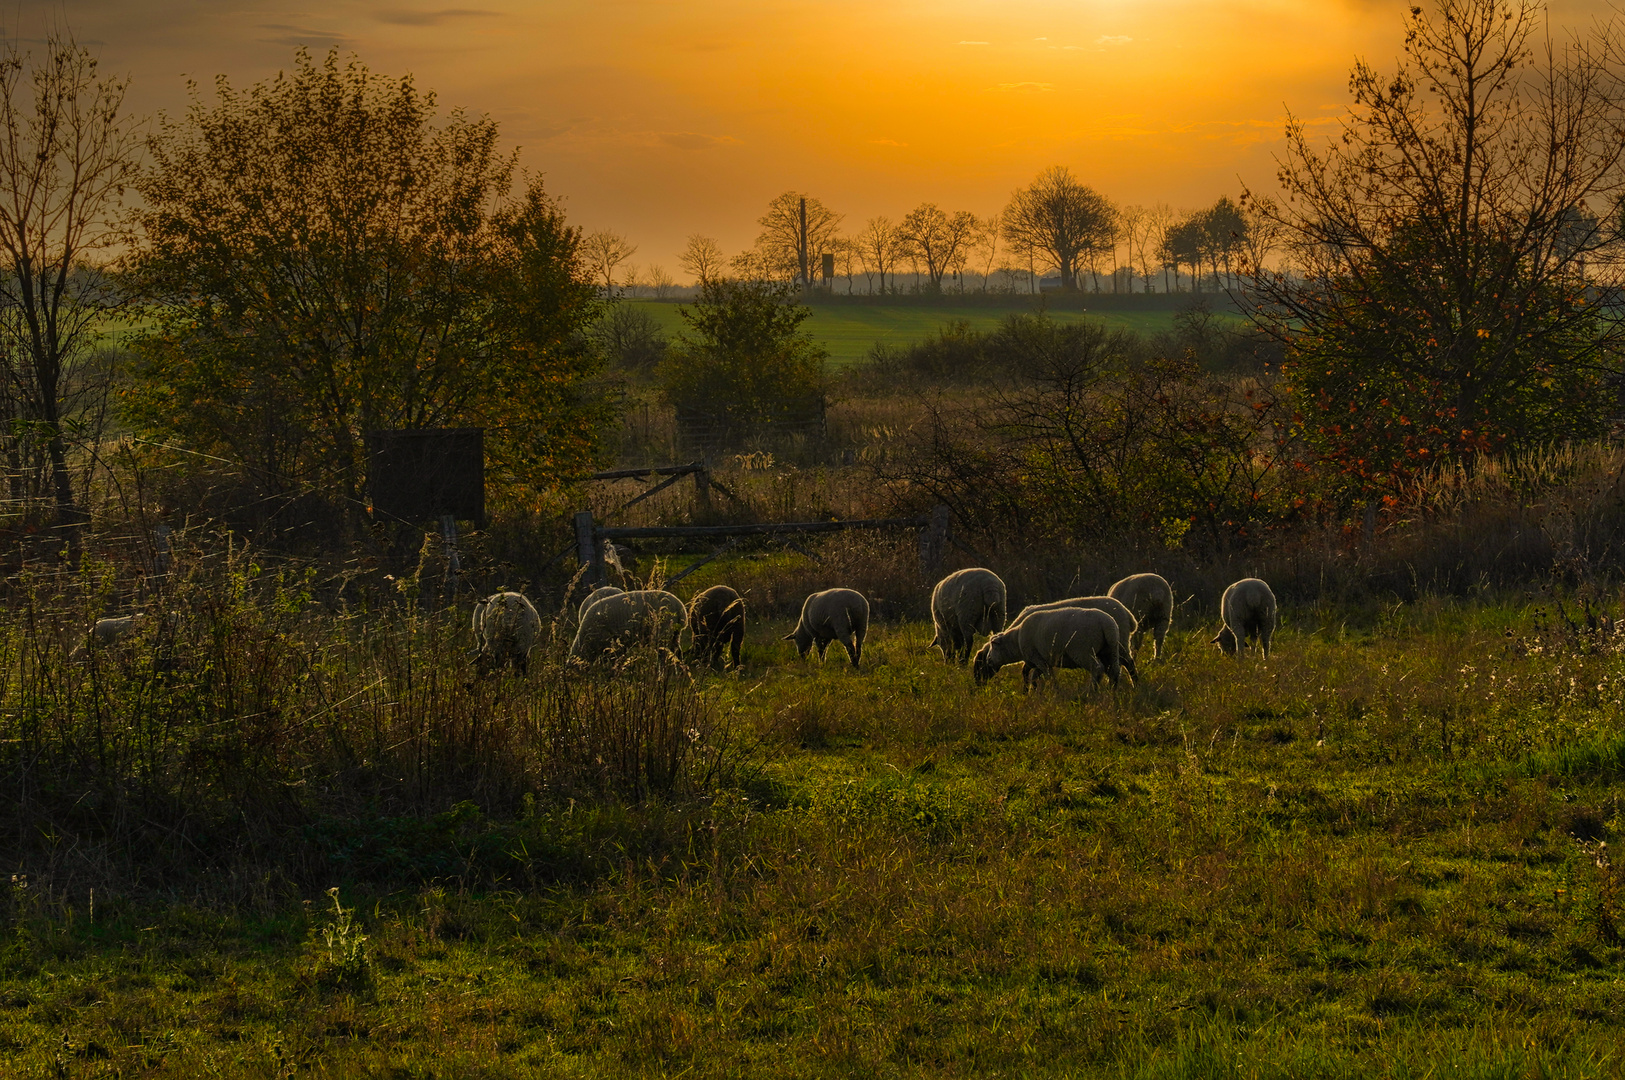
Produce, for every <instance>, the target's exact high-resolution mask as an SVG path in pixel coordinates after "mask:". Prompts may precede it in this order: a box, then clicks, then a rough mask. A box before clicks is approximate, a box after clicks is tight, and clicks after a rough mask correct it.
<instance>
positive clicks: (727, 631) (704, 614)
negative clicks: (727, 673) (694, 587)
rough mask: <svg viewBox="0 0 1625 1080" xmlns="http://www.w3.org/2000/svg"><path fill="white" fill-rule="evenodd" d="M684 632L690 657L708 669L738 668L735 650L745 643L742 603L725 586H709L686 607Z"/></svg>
mask: <svg viewBox="0 0 1625 1080" xmlns="http://www.w3.org/2000/svg"><path fill="white" fill-rule="evenodd" d="M688 629H689V632H690V633H691V634H692V635H693V637H694V655H695V656H696V657H698V658H699V659H701V660H703V661H704V662H705V663H706V664H708V665H710V666H711V667H717V666H719V665H721V664H722V650H723V649H724V648H726V649H728V651H729V659H728V664H727V666H728V667H738V666H739V647H740V646H741V645H743V644H744V642H745V601H744V600H743V599H741V598H740V596H739V594H738V593H737V592H735V591H734V590H732V589H730V588H729V587H728V586H726V585H713V586H711V587H710V588H709V589H706V590H705V591H704V592H702V593H700V594H699V595H698V596H696V597H695V598H694V599H693V600H691V601H690V602H689V605H688Z"/></svg>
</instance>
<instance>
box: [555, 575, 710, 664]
mask: <svg viewBox="0 0 1625 1080" xmlns="http://www.w3.org/2000/svg"><path fill="white" fill-rule="evenodd" d="M687 625H688V609H687V608H685V607H684V606H683V602H682V601H681V600H679V599H678V598H677V597H675V596H673V595H672V594H671V593H669V592H666V591H665V590H664V589H635V590H633V591H632V592H623V593H613V594H611V595H608V596H602V597H599V598H598V599H597V600H595V601H593V602H592V603H591V604H588V605H587V609H586V610H585V611H583V612H582V613H581V625H580V626H579V627H577V629H576V636H575V640H574V641H572V642H570V659H572V660H582V661H585V662H586V663H589V664H590V663H592V662H593V661H595V660H598V659H599V658H601V657H603V656H604V655H605V654H607V653H609V652H610V651H612V650H614V649H616V648H619V647H623V646H626V645H630V644H633V643H635V642H637V641H640V640H651V639H652V640H658V641H664V642H666V644H667V646H668V647H669V648H671V649H674V650H675V649H676V648H677V639H678V636H679V635H680V634H681V633H682V632H683V627H685V626H687ZM667 631H670V636H669V637H667V636H666V635H667Z"/></svg>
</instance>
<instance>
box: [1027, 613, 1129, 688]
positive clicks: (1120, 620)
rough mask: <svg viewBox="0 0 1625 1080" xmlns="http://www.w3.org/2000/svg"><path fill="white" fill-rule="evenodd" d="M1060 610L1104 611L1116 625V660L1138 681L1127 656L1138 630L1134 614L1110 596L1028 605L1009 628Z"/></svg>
mask: <svg viewBox="0 0 1625 1080" xmlns="http://www.w3.org/2000/svg"><path fill="white" fill-rule="evenodd" d="M1062 608H1090V609H1092V610H1094V611H1104V612H1105V613H1106V614H1107V615H1110V616H1111V617H1112V621H1114V622H1115V623H1117V641H1118V643H1119V645H1121V648H1119V649H1118V659H1119V662H1120V663H1121V664H1122V666H1123V669H1124V670H1125V671H1127V672H1128V675H1129V678H1131V679H1133V680H1134V681H1135V682H1139V681H1140V672H1139V670H1138V669H1137V668H1136V667H1135V666H1134V658H1133V657H1132V656H1130V655H1129V650H1128V646H1127V644H1125V643H1126V642H1127V641H1128V640H1129V638H1131V637H1133V636H1134V633H1135V631H1136V630H1137V629H1138V628H1139V626H1138V623H1137V622H1136V621H1135V618H1134V613H1133V612H1132V611H1130V610H1129V609H1128V607H1127V606H1126V605H1124V603H1123V602H1122V601H1121V600H1118V599H1117V598H1115V597H1111V596H1072V597H1068V598H1067V599H1065V600H1052V601H1051V602H1050V603H1047V604H1028V605H1027V606H1026V607H1024V608H1022V609H1021V613H1020V614H1019V615H1017V616H1016V617H1015V618H1014V619H1012V620H1010V628H1011V629H1015V628H1016V627H1017V626H1020V625H1021V623H1022V620H1024V619H1026V618H1027V617H1028V616H1030V615H1033V614H1036V613H1037V612H1040V611H1060V610H1061V609H1062Z"/></svg>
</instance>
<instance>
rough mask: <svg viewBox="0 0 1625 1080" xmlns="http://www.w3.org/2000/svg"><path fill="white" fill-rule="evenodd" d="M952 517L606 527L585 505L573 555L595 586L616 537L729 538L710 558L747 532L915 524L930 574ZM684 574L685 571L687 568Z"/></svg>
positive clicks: (941, 510) (923, 568) (941, 512)
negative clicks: (593, 518) (606, 551)
mask: <svg viewBox="0 0 1625 1080" xmlns="http://www.w3.org/2000/svg"><path fill="white" fill-rule="evenodd" d="M951 521H952V518H951V517H950V515H949V511H948V508H947V507H946V506H938V507H936V508H935V509H934V510H932V512H931V513H929V514H918V515H915V516H914V517H895V518H858V519H854V520H850V521H779V522H770V523H766V524H758V525H671V526H650V527H634V526H608V527H605V526H600V525H595V524H594V523H593V520H592V511H590V510H583V511H581V512H580V513H578V514H576V517H575V529H576V557H577V559H578V560H579V561H580V562H581V563H582V564H584V565H586V566H587V568H588V569H587V573H586V583H587V584H588V585H590V586H597V585H600V584H602V583H603V580H604V545H605V544H606V543H613V542H614V541H616V540H693V539H711V540H727V541H728V543H727V544H725V545H723V547H722V548H720V549H718V550H717V551H715V552H713V553H712V554H711V555H710V556H709V557H708V558H707V559H705V560H703V561H705V562H709V561H711V559H714V558H716V557H717V556H718V555H720V554H722V552H723V551H726V550H727V549H728V548H731V547H733V546H734V545H735V544H737V543H738V542H739V540H740V539H741V538H743V537H747V536H796V535H804V534H807V533H833V532H846V531H848V530H850V529H919V530H920V572H921V573H922V574H924V575H925V576H927V577H930V576H932V575H934V574H935V573H936V572H937V570H938V569H939V568H940V567H941V565H942V557H943V554H944V552H945V551H946V549H947V546H948V544H949V543H950V542H951V541H952V537H951V535H950V524H951ZM695 568H697V567H695ZM683 576H687V575H686V573H685V574H684V575H683ZM673 580H674V581H675V580H677V579H673Z"/></svg>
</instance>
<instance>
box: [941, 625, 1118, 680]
mask: <svg viewBox="0 0 1625 1080" xmlns="http://www.w3.org/2000/svg"><path fill="white" fill-rule="evenodd" d="M1018 660H1019V661H1021V663H1022V667H1021V685H1022V688H1023V689H1024V690H1031V689H1032V688H1033V687H1034V686H1036V685H1038V680H1039V679H1041V678H1043V677H1044V676H1046V675H1049V674H1051V673H1052V672H1053V671H1054V670H1055V669H1056V668H1063V667H1075V668H1084V669H1085V670H1087V671H1088V672H1089V674H1090V676H1091V677H1092V684H1093V685H1094V686H1096V687H1098V686H1099V685H1100V677H1101V676H1102V675H1105V676H1106V677H1108V678H1109V679H1111V681H1112V686H1113V687H1115V686H1116V685H1117V678H1118V668H1119V665H1120V664H1121V660H1122V648H1121V645H1120V643H1119V641H1118V636H1117V620H1116V619H1114V618H1112V617H1111V616H1110V615H1108V614H1107V613H1106V612H1104V611H1101V610H1100V609H1099V608H1082V607H1061V608H1051V609H1049V610H1047V611H1034V612H1030V613H1028V615H1027V617H1026V618H1024V619H1022V620H1021V621H1020V622H1018V623H1016V624H1014V625H1012V626H1011V627H1010V629H1008V630H1005V631H1004V632H1003V633H999V634H994V635H993V636H992V637H990V638H988V639H987V644H985V645H983V646H982V648H981V649H980V650H979V651H978V652H977V653H976V661H975V663H974V664H973V665H972V667H971V672H972V674H973V675H974V676H975V678H976V685H977V686H981V685H982V684H983V683H985V682H987V681H988V680H989V679H991V678H992V677H993V676H994V675H996V674H998V671H999V669H1000V668H1002V667H1004V666H1005V665H1006V664H1013V663H1015V662H1016V661H1018Z"/></svg>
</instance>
